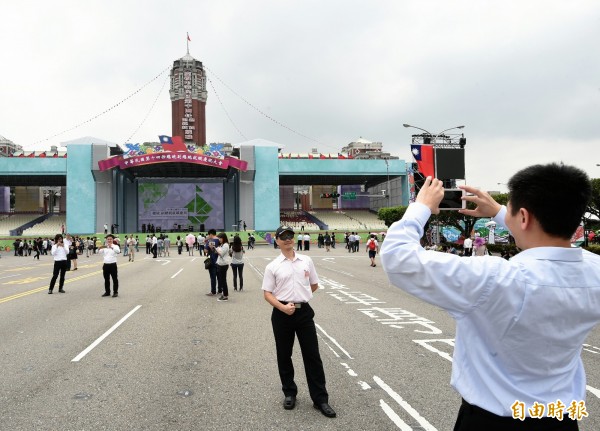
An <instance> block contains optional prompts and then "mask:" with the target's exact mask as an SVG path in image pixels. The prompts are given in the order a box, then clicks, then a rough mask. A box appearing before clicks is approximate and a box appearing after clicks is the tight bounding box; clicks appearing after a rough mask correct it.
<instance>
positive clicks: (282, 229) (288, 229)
mask: <svg viewBox="0 0 600 431" xmlns="http://www.w3.org/2000/svg"><path fill="white" fill-rule="evenodd" d="M284 232H291V233H294V228H292V227H290V226H287V225H282V226H279V228H277V232H275V238H279V235H281V234H282V233H284Z"/></svg>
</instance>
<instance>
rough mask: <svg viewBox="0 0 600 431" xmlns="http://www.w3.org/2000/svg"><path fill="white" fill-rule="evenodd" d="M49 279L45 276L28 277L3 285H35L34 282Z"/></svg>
mask: <svg viewBox="0 0 600 431" xmlns="http://www.w3.org/2000/svg"><path fill="white" fill-rule="evenodd" d="M47 279H48V277H47V276H43V277H27V278H20V279H18V280H11V281H7V282H6V283H2V284H5V285H12V284H27V283H33V282H34V281H40V280H47Z"/></svg>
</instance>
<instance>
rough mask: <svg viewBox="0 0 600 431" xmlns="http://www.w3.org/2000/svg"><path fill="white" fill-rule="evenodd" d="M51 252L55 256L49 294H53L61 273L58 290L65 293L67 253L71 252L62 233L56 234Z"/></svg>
mask: <svg viewBox="0 0 600 431" xmlns="http://www.w3.org/2000/svg"><path fill="white" fill-rule="evenodd" d="M50 254H51V255H52V256H53V257H54V269H53V271H52V279H51V280H50V288H49V289H48V294H50V295H52V291H53V290H54V285H55V284H56V279H57V278H58V276H59V275H60V278H59V280H58V291H59V293H65V290H64V289H63V286H64V284H65V273H66V271H67V265H68V260H67V255H68V254H69V246H68V245H67V244H65V242H64V239H63V236H62V235H56V236H55V237H54V245H53V246H52V250H51V251H50Z"/></svg>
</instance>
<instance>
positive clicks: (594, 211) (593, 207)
mask: <svg viewBox="0 0 600 431" xmlns="http://www.w3.org/2000/svg"><path fill="white" fill-rule="evenodd" d="M587 212H588V213H589V214H591V215H592V216H595V218H600V178H593V179H592V199H591V200H590V203H589V205H588V207H587Z"/></svg>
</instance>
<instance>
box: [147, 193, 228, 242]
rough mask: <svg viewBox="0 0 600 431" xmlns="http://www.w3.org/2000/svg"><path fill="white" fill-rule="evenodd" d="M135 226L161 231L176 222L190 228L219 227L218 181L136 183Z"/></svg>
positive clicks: (221, 227) (221, 221)
mask: <svg viewBox="0 0 600 431" xmlns="http://www.w3.org/2000/svg"><path fill="white" fill-rule="evenodd" d="M138 200H139V201H138V208H139V226H140V227H141V226H142V224H146V226H147V225H148V224H153V225H154V226H155V227H160V228H161V230H162V231H168V230H169V231H170V230H173V229H174V228H175V226H176V225H181V228H182V229H186V230H187V227H188V226H189V225H193V226H194V227H193V230H194V231H199V230H200V225H201V224H204V228H205V231H206V230H208V229H212V228H214V229H223V227H224V223H225V222H224V220H225V219H224V217H223V184H222V183H178V184H172V183H150V182H140V183H139V185H138Z"/></svg>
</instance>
